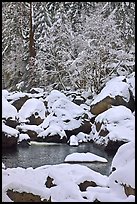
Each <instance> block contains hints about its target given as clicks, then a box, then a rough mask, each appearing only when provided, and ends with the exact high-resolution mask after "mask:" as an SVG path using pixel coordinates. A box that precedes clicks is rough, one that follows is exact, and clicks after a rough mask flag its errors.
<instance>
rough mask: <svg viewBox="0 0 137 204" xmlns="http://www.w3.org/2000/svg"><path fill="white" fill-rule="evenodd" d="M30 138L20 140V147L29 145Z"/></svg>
mask: <svg viewBox="0 0 137 204" xmlns="http://www.w3.org/2000/svg"><path fill="white" fill-rule="evenodd" d="M29 142H30V141H29V140H25V139H24V140H22V141H20V142H18V146H20V147H29V146H30V144H29Z"/></svg>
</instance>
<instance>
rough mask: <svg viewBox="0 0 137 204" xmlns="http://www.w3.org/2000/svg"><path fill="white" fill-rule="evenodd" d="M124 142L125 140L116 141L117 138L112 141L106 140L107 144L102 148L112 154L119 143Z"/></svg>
mask: <svg viewBox="0 0 137 204" xmlns="http://www.w3.org/2000/svg"><path fill="white" fill-rule="evenodd" d="M125 143H126V142H124V141H118V140H116V141H112V140H110V141H109V142H108V144H107V146H106V147H105V148H104V150H105V151H106V152H108V153H109V154H114V153H116V152H117V150H118V148H119V147H120V146H121V145H123V144H125Z"/></svg>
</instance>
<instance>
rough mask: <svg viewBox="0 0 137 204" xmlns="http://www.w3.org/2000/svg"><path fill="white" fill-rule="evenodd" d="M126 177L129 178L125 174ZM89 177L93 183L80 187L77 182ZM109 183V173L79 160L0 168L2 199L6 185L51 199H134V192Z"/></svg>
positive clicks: (59, 200)
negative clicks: (0, 169)
mask: <svg viewBox="0 0 137 204" xmlns="http://www.w3.org/2000/svg"><path fill="white" fill-rule="evenodd" d="M48 176H49V177H50V178H53V181H52V182H53V183H54V184H55V186H53V187H51V188H48V187H46V185H45V182H46V181H47V177H48ZM128 179H129V178H128ZM86 180H87V181H93V182H95V183H96V184H97V186H96V187H87V189H86V190H85V191H80V189H79V187H78V185H79V184H80V183H83V182H84V181H86ZM128 182H129V180H128ZM108 184H109V177H107V176H105V175H101V174H100V173H97V172H95V171H93V170H91V169H89V168H88V167H86V166H83V165H79V164H58V165H45V166H41V167H38V168H36V169H33V168H31V167H30V168H27V169H25V168H21V167H18V168H7V169H2V202H10V201H11V200H10V199H9V198H8V196H7V195H6V191H7V190H8V189H14V190H15V191H18V192H28V193H33V194H35V195H40V197H41V199H44V198H45V199H49V197H50V196H51V201H52V202H93V201H95V199H97V200H99V201H101V202H114V201H115V202H135V196H132V195H130V196H129V197H127V196H126V195H125V193H124V191H123V188H122V186H120V185H119V184H117V183H115V187H114V186H113V187H111V186H109V185H108Z"/></svg>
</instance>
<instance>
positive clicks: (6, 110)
mask: <svg viewBox="0 0 137 204" xmlns="http://www.w3.org/2000/svg"><path fill="white" fill-rule="evenodd" d="M10 117H11V119H13V120H15V119H16V118H17V109H16V108H15V107H14V106H13V105H11V104H10V103H9V102H8V101H7V100H6V98H5V97H4V96H2V118H6V119H7V118H10Z"/></svg>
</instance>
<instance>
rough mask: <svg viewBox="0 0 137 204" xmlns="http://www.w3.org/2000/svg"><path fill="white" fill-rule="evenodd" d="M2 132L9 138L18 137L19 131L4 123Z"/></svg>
mask: <svg viewBox="0 0 137 204" xmlns="http://www.w3.org/2000/svg"><path fill="white" fill-rule="evenodd" d="M2 132H4V133H6V135H7V137H11V136H13V137H18V134H19V131H18V130H16V129H14V128H12V127H9V126H7V125H5V124H4V123H2Z"/></svg>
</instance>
